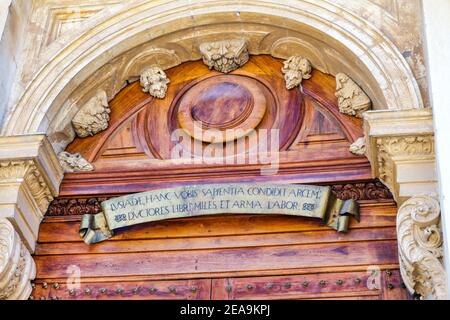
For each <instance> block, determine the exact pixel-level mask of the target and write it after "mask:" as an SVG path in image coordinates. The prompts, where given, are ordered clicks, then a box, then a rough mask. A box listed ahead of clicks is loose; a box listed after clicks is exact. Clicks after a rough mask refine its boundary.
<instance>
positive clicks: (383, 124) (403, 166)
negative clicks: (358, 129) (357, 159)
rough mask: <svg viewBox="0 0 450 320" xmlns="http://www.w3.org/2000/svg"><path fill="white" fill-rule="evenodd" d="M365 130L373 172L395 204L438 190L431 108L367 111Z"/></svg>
mask: <svg viewBox="0 0 450 320" xmlns="http://www.w3.org/2000/svg"><path fill="white" fill-rule="evenodd" d="M364 130H365V135H366V143H367V146H366V147H367V156H368V158H369V160H370V162H371V164H372V170H373V175H374V177H378V178H379V179H380V180H381V181H382V182H383V183H384V184H385V185H386V186H388V187H389V189H390V190H391V192H392V194H393V195H394V198H395V200H396V201H397V203H399V204H402V203H403V202H404V201H406V200H407V199H409V198H410V197H412V196H415V195H417V194H424V193H428V194H431V193H437V190H438V188H437V175H436V159H435V147H434V128H433V116H432V111H431V109H420V110H419V109H417V110H405V111H370V112H366V113H365V114H364Z"/></svg>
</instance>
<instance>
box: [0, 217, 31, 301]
mask: <svg viewBox="0 0 450 320" xmlns="http://www.w3.org/2000/svg"><path fill="white" fill-rule="evenodd" d="M35 276H36V267H35V264H34V261H33V259H32V258H31V255H30V252H29V251H28V249H27V248H26V247H25V245H24V244H23V243H22V241H21V240H20V237H19V235H18V234H17V232H16V231H15V230H14V227H13V226H12V224H11V223H10V222H9V221H8V220H7V219H3V218H1V219H0V300H24V299H28V297H29V296H30V294H31V291H32V288H31V283H30V281H31V280H33V279H34V277H35Z"/></svg>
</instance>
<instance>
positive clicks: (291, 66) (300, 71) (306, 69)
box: [281, 56, 312, 90]
mask: <svg viewBox="0 0 450 320" xmlns="http://www.w3.org/2000/svg"><path fill="white" fill-rule="evenodd" d="M281 72H283V74H284V80H285V81H286V89H288V90H291V89H294V88H295V87H298V86H299V85H300V84H301V83H302V81H303V79H305V80H306V79H310V78H311V72H312V66H311V63H310V62H309V60H308V59H305V58H303V57H300V56H292V57H290V58H289V59H287V60H286V61H284V66H283V68H282V69H281Z"/></svg>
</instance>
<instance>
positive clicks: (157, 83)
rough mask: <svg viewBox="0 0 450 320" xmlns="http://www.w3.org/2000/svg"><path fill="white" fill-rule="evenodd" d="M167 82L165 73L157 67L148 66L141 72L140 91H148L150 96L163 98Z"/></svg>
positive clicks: (168, 81)
mask: <svg viewBox="0 0 450 320" xmlns="http://www.w3.org/2000/svg"><path fill="white" fill-rule="evenodd" d="M169 83H170V80H169V78H167V75H166V73H165V72H164V71H163V70H162V69H161V68H159V67H156V66H153V67H149V68H146V69H145V70H144V71H142V73H141V86H142V88H143V89H142V91H144V92H148V93H149V94H150V95H151V96H152V97H155V98H158V99H164V98H165V97H166V93H167V85H168V84H169Z"/></svg>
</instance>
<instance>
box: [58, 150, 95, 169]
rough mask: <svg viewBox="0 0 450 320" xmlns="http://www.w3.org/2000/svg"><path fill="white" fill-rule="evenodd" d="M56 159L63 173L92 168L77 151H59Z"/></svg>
mask: <svg viewBox="0 0 450 320" xmlns="http://www.w3.org/2000/svg"><path fill="white" fill-rule="evenodd" d="M58 159H59V163H60V164H61V167H62V168H63V170H64V172H65V173H72V172H82V171H92V170H94V167H93V166H92V164H90V163H89V162H87V161H86V159H84V158H83V157H82V156H81V154H79V153H76V154H71V153H69V152H61V153H60V154H59V155H58Z"/></svg>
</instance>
